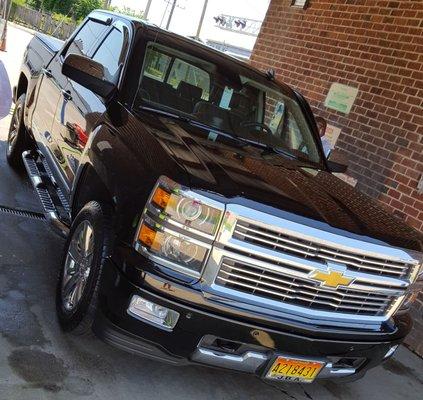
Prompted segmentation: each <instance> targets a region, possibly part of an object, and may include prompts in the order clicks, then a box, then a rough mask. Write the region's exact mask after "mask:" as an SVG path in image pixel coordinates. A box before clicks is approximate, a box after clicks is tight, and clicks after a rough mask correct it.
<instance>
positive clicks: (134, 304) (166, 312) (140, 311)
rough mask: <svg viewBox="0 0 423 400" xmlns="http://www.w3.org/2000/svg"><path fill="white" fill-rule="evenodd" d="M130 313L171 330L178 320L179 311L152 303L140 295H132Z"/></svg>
mask: <svg viewBox="0 0 423 400" xmlns="http://www.w3.org/2000/svg"><path fill="white" fill-rule="evenodd" d="M128 314H129V315H131V316H132V317H135V318H138V319H141V320H143V321H146V322H149V323H151V324H153V325H157V326H160V327H161V328H163V329H166V330H168V331H171V330H172V329H173V328H174V327H175V325H176V323H177V322H178V318H179V313H177V312H176V311H173V310H170V309H169V308H166V307H163V306H160V305H158V304H155V303H152V302H151V301H148V300H145V299H143V298H142V297H140V296H136V295H134V296H132V299H131V303H130V304H129V307H128Z"/></svg>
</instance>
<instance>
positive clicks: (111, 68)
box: [93, 27, 125, 82]
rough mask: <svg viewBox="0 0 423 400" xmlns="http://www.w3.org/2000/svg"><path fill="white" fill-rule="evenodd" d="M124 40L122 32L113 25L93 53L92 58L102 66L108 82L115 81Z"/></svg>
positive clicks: (120, 61)
mask: <svg viewBox="0 0 423 400" xmlns="http://www.w3.org/2000/svg"><path fill="white" fill-rule="evenodd" d="M124 41H125V37H124V34H123V32H121V31H120V30H119V29H117V28H116V27H114V28H113V29H112V31H111V32H110V33H109V34H108V35H107V37H106V39H104V41H103V43H101V45H100V47H99V48H98V49H97V51H96V52H95V54H94V57H93V60H95V61H97V62H99V63H100V64H102V65H103V66H104V69H105V73H106V76H107V80H108V81H109V82H115V81H116V78H117V75H118V72H119V66H120V65H121V64H122V62H123V59H122V53H123V50H124V48H123V47H124V46H123V45H124Z"/></svg>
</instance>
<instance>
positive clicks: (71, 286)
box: [62, 220, 94, 312]
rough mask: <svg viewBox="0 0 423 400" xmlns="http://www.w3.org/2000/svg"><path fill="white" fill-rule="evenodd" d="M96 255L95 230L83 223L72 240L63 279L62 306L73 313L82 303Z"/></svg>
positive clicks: (85, 222)
mask: <svg viewBox="0 0 423 400" xmlns="http://www.w3.org/2000/svg"><path fill="white" fill-rule="evenodd" d="M93 254H94V230H93V228H92V226H91V224H90V223H89V222H88V221H86V220H85V221H83V222H81V223H80V224H79V225H78V227H77V228H76V229H75V231H74V233H73V236H72V239H71V240H70V243H69V247H68V251H67V255H66V260H65V265H64V271H63V278H62V304H63V307H64V309H65V310H66V311H67V312H72V311H73V310H74V309H75V308H76V307H77V306H78V304H79V302H80V301H81V298H82V296H83V294H84V290H85V287H86V285H87V281H88V278H89V276H90V271H91V266H92V262H93Z"/></svg>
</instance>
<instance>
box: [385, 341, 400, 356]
mask: <svg viewBox="0 0 423 400" xmlns="http://www.w3.org/2000/svg"><path fill="white" fill-rule="evenodd" d="M398 346H399V345H398V344H396V345H395V346H392V347H391V348H390V349H389V350H388V351H387V353H386V354H385V357H383V359H385V358H389V357H391V356H392V355H393V354H394V353H395V350H396V349H397V348H398Z"/></svg>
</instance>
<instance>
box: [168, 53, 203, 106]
mask: <svg viewBox="0 0 423 400" xmlns="http://www.w3.org/2000/svg"><path fill="white" fill-rule="evenodd" d="M181 81H183V82H187V83H189V84H190V85H193V86H196V87H199V88H201V89H202V90H203V94H202V98H203V100H208V99H209V91H210V75H209V74H208V73H207V72H206V71H204V70H202V69H200V68H198V67H196V66H194V65H191V64H188V63H186V62H185V61H182V60H180V59H179V58H176V59H175V61H174V62H173V65H172V69H171V70H170V74H169V78H168V80H167V83H169V85H171V86H172V87H173V88H174V89H177V88H178V86H179V84H180V83H181Z"/></svg>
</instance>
